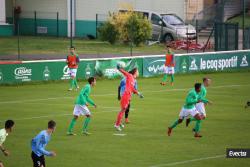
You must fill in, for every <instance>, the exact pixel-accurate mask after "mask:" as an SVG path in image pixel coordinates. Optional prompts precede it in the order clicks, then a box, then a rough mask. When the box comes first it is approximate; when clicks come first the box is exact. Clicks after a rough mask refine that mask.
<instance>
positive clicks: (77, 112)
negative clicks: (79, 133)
mask: <svg viewBox="0 0 250 167" xmlns="http://www.w3.org/2000/svg"><path fill="white" fill-rule="evenodd" d="M82 114H83V113H82V109H81V106H80V105H75V107H74V111H73V116H74V117H73V118H72V120H71V122H70V124H69V128H68V132H67V134H68V135H75V134H74V133H73V128H74V126H75V124H76V121H77V119H78V117H79V116H80V115H82Z"/></svg>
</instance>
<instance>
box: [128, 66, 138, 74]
mask: <svg viewBox="0 0 250 167" xmlns="http://www.w3.org/2000/svg"><path fill="white" fill-rule="evenodd" d="M137 70H138V69H137V68H136V67H135V68H133V69H132V70H131V71H129V73H130V74H132V75H134V74H135V72H136V71H137Z"/></svg>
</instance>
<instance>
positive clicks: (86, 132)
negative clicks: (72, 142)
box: [82, 130, 91, 136]
mask: <svg viewBox="0 0 250 167" xmlns="http://www.w3.org/2000/svg"><path fill="white" fill-rule="evenodd" d="M82 134H84V135H86V136H88V135H91V133H89V132H88V131H86V130H85V131H83V132H82Z"/></svg>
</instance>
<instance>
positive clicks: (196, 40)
mask: <svg viewBox="0 0 250 167" xmlns="http://www.w3.org/2000/svg"><path fill="white" fill-rule="evenodd" d="M195 29H196V39H195V42H196V44H198V31H199V30H198V20H197V19H196V20H195Z"/></svg>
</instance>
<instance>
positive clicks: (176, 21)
mask: <svg viewBox="0 0 250 167" xmlns="http://www.w3.org/2000/svg"><path fill="white" fill-rule="evenodd" d="M161 16H162V17H163V20H164V21H166V22H167V23H168V24H170V25H185V23H184V21H183V20H182V19H181V18H179V17H178V16H176V15H172V14H171V15H170V14H163V15H161Z"/></svg>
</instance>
